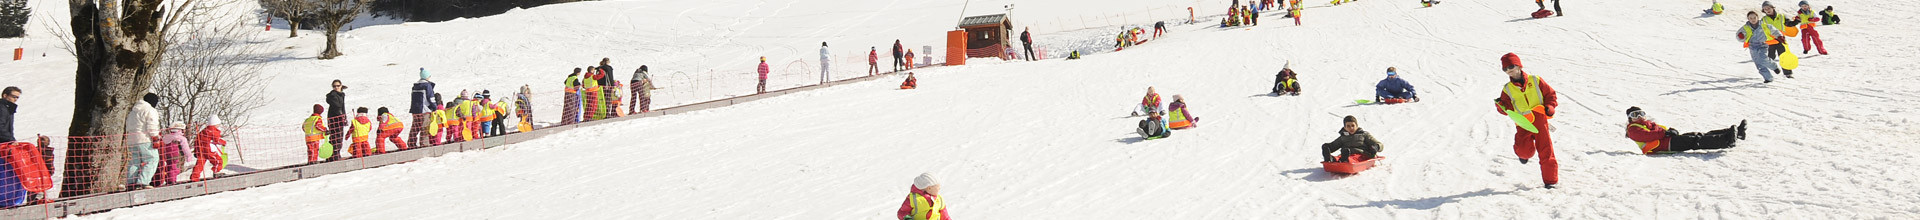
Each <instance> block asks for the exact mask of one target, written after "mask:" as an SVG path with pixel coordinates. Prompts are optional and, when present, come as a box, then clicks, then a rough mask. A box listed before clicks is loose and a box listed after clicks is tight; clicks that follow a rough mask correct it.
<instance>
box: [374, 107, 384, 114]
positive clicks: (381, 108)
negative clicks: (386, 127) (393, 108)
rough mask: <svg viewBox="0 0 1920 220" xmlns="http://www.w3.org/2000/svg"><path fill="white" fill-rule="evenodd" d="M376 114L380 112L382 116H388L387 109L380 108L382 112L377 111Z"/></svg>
mask: <svg viewBox="0 0 1920 220" xmlns="http://www.w3.org/2000/svg"><path fill="white" fill-rule="evenodd" d="M376 112H380V115H386V114H387V107H380V110H379V111H376Z"/></svg>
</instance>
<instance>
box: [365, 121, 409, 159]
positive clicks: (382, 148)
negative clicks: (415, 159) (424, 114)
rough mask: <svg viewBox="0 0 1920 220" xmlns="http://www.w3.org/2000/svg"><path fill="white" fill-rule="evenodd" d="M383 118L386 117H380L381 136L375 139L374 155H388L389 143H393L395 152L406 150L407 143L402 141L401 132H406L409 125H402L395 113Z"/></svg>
mask: <svg viewBox="0 0 1920 220" xmlns="http://www.w3.org/2000/svg"><path fill="white" fill-rule="evenodd" d="M382 116H386V117H380V129H379V130H380V134H379V135H377V136H375V137H374V138H373V145H374V146H375V147H374V148H373V153H376V154H383V153H387V143H393V147H394V151H400V150H406V149H407V141H405V140H401V139H400V132H402V131H405V130H406V128H407V125H406V124H401V123H400V120H398V118H395V117H393V113H387V114H385V115H382Z"/></svg>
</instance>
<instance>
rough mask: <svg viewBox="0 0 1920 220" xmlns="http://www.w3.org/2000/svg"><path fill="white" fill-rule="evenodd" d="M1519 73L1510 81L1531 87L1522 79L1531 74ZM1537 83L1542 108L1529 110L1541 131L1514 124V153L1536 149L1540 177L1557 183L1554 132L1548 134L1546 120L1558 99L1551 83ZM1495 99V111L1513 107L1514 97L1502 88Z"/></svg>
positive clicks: (1523, 156)
mask: <svg viewBox="0 0 1920 220" xmlns="http://www.w3.org/2000/svg"><path fill="white" fill-rule="evenodd" d="M1516 59H1517V58H1516ZM1520 75H1521V79H1523V81H1522V82H1509V83H1510V84H1512V85H1513V86H1518V87H1522V88H1521V89H1533V88H1525V87H1526V82H1524V79H1526V78H1532V77H1534V76H1530V75H1527V74H1526V73H1524V72H1522V73H1521V74H1520ZM1538 83H1539V85H1538V86H1539V88H1538V89H1539V91H1540V98H1541V100H1538V103H1539V105H1540V106H1542V107H1545V108H1542V109H1540V110H1539V111H1532V112H1531V113H1528V114H1532V118H1534V120H1533V127H1534V128H1535V129H1536V130H1539V131H1540V133H1532V132H1527V130H1526V129H1521V128H1520V126H1517V125H1516V126H1514V129H1513V130H1514V134H1513V153H1514V155H1515V156H1520V159H1527V158H1533V156H1534V154H1535V153H1538V154H1540V176H1541V179H1543V180H1545V181H1546V183H1547V184H1548V185H1552V184H1558V183H1560V161H1559V160H1557V159H1555V158H1554V156H1553V135H1551V134H1550V133H1551V132H1548V128H1547V124H1548V123H1547V120H1548V119H1550V118H1552V117H1553V113H1554V109H1555V108H1557V107H1559V106H1560V102H1559V100H1558V99H1556V98H1555V95H1554V94H1555V92H1554V91H1553V86H1548V85H1547V82H1546V81H1545V80H1540V81H1538ZM1497 101H1498V102H1496V103H1494V111H1495V112H1498V114H1501V115H1506V112H1504V111H1505V110H1507V109H1513V108H1514V106H1513V105H1514V100H1513V97H1508V96H1507V93H1505V92H1502V93H1500V99H1498V100H1497ZM1521 108H1522V109H1520V110H1519V111H1530V110H1527V109H1526V108H1527V107H1525V106H1522V107H1521Z"/></svg>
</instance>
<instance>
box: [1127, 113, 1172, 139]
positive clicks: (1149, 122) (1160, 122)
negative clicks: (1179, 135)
mask: <svg viewBox="0 0 1920 220" xmlns="http://www.w3.org/2000/svg"><path fill="white" fill-rule="evenodd" d="M1134 132H1135V133H1139V134H1140V137H1141V138H1147V139H1160V138H1167V137H1171V136H1173V129H1169V128H1167V120H1166V119H1165V118H1162V117H1161V113H1160V112H1152V113H1147V119H1142V120H1140V127H1139V128H1138V129H1136V130H1134Z"/></svg>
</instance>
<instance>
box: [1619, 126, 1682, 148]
mask: <svg viewBox="0 0 1920 220" xmlns="http://www.w3.org/2000/svg"><path fill="white" fill-rule="evenodd" d="M1627 139H1633V141H1634V142H1640V143H1643V145H1641V146H1640V153H1641V154H1649V155H1651V154H1653V153H1654V152H1661V151H1667V150H1668V148H1667V146H1671V145H1673V139H1672V138H1668V137H1667V126H1661V125H1660V124H1657V123H1653V121H1652V120H1646V121H1641V122H1630V123H1627Z"/></svg>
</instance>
